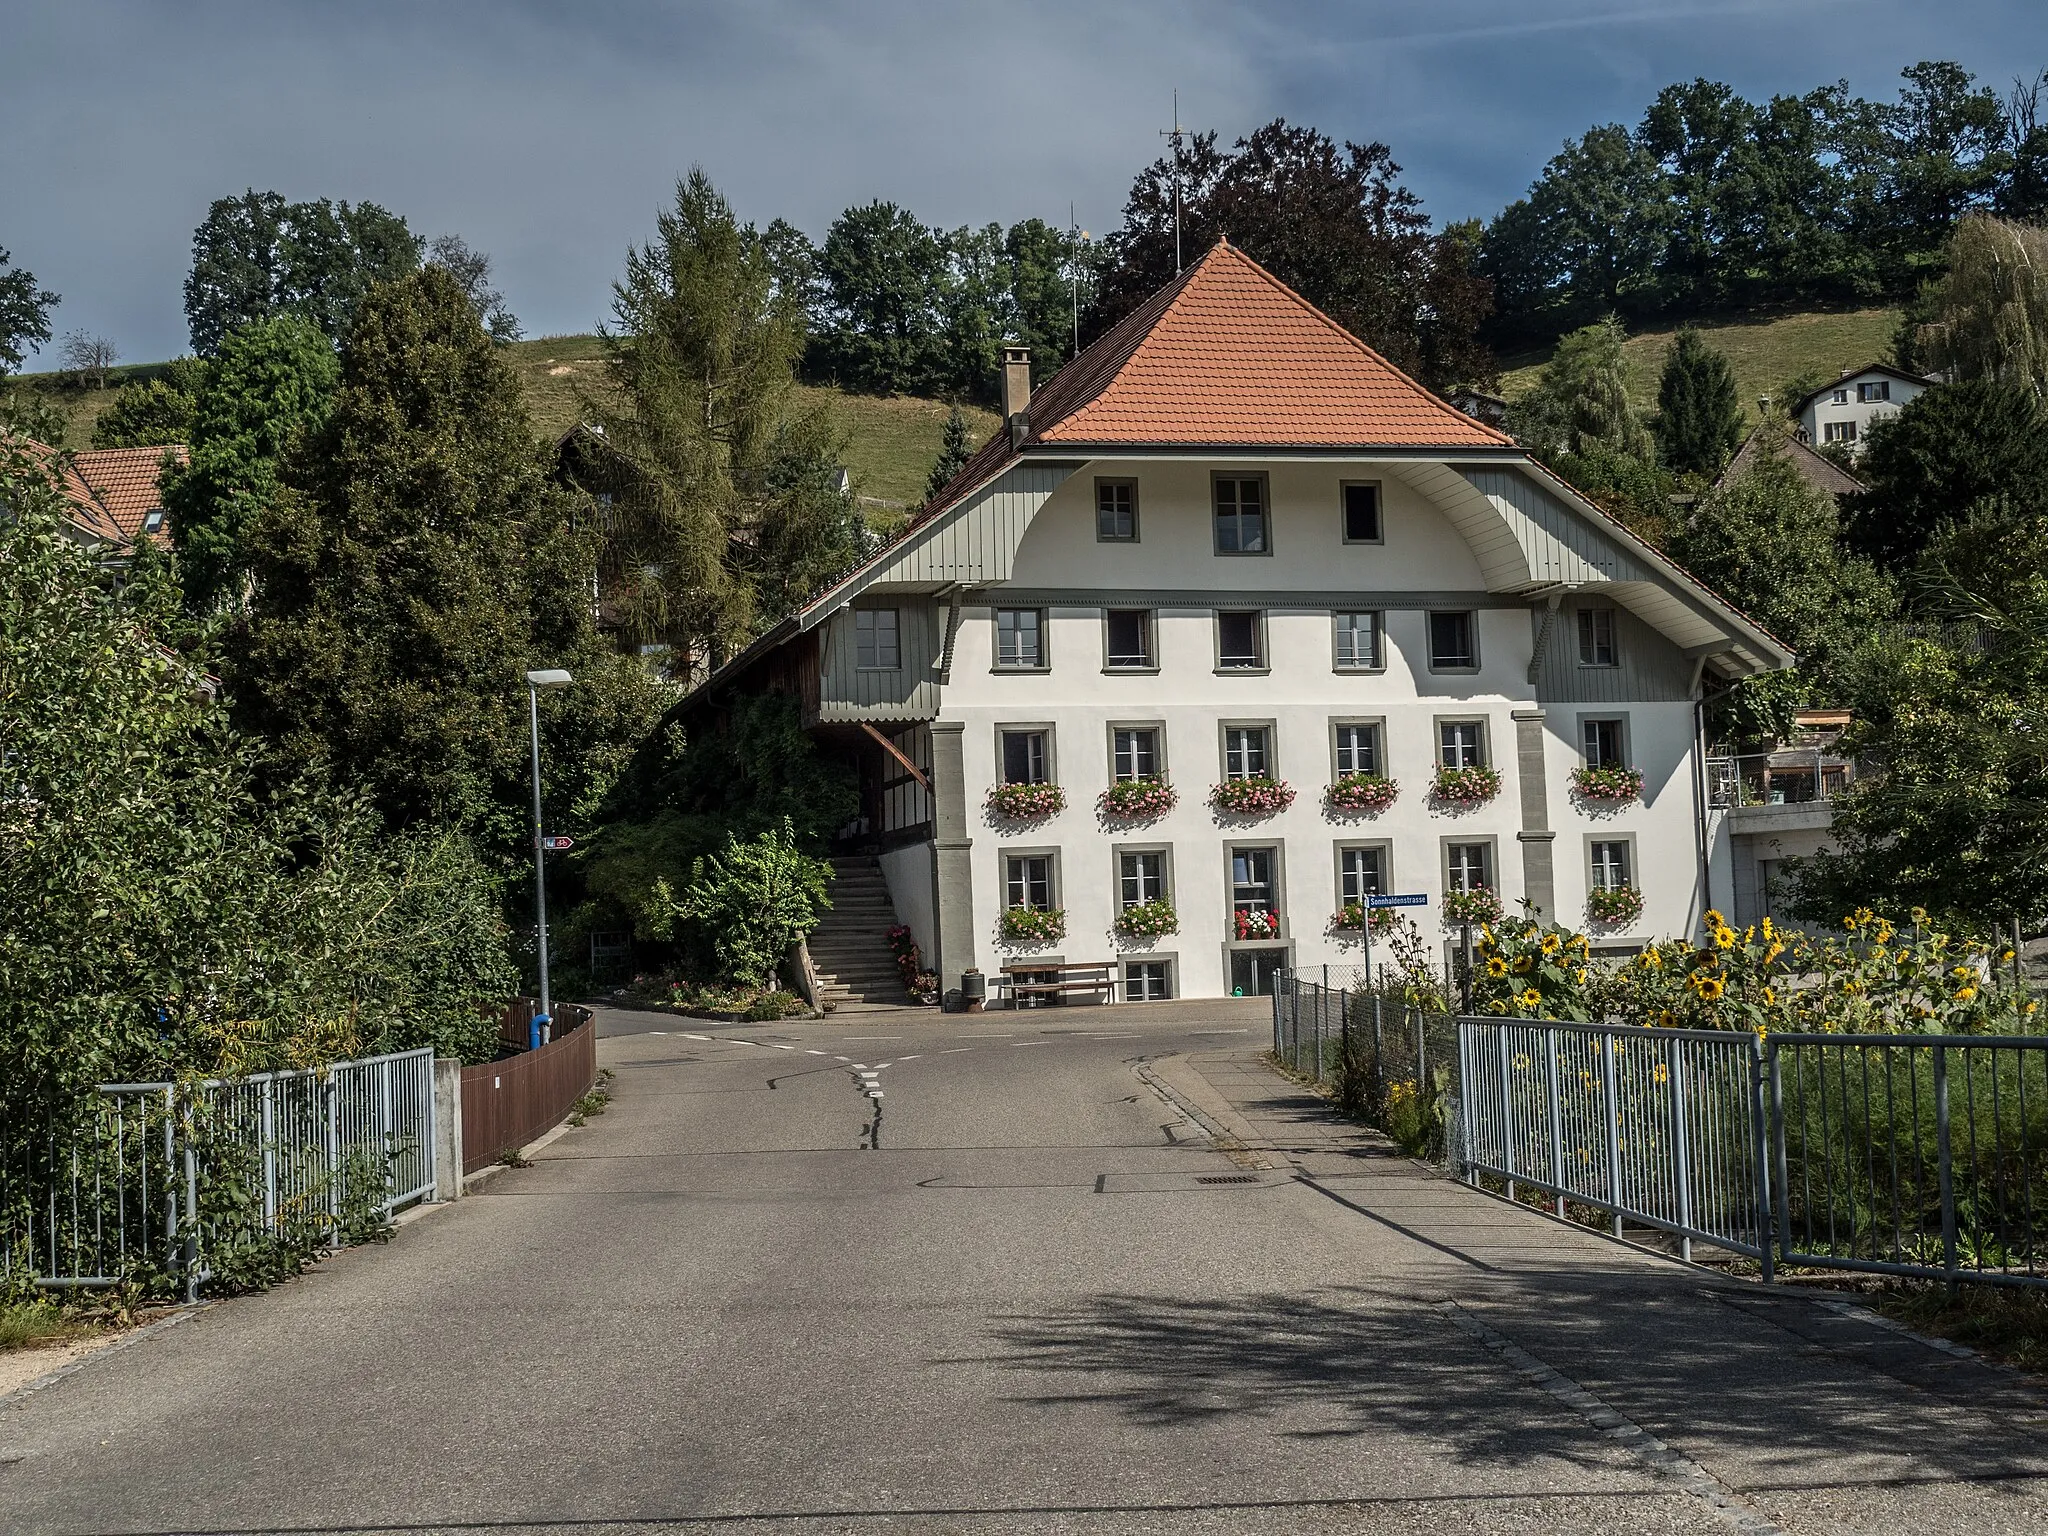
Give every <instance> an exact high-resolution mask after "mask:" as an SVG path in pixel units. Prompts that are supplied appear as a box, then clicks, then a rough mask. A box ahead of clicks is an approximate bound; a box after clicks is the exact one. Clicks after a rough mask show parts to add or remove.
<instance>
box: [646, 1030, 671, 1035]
mask: <svg viewBox="0 0 2048 1536" xmlns="http://www.w3.org/2000/svg"><path fill="white" fill-rule="evenodd" d="M647 1033H649V1034H650V1035H665V1034H667V1033H668V1031H667V1030H665V1029H650V1030H649V1031H647Z"/></svg>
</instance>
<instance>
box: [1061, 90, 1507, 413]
mask: <svg viewBox="0 0 2048 1536" xmlns="http://www.w3.org/2000/svg"><path fill="white" fill-rule="evenodd" d="M1400 174H1401V168H1400V166H1398V165H1396V164H1395V163H1394V159H1393V155H1392V153H1391V151H1389V150H1388V148H1387V146H1386V145H1384V144H1353V143H1346V144H1343V145H1341V146H1340V145H1338V144H1337V143H1336V142H1335V141H1333V140H1332V139H1330V138H1329V137H1328V136H1327V135H1324V134H1322V133H1318V132H1316V131H1315V130H1314V129H1311V128H1298V127H1295V126H1293V125H1292V124H1290V123H1288V122H1286V121H1285V120H1284V119H1276V120H1274V121H1273V122H1271V123H1268V124H1266V126H1264V127H1263V128H1260V129H1259V130H1257V131H1256V132H1255V133H1253V134H1252V135H1251V136H1250V137H1249V138H1245V139H1239V140H1238V141H1237V142H1236V144H1234V145H1233V146H1231V147H1229V148H1227V149H1225V148H1220V147H1219V146H1218V144H1217V139H1216V135H1215V134H1213V133H1207V134H1197V135H1195V136H1194V137H1193V139H1192V140H1191V141H1190V142H1189V144H1188V145H1187V146H1186V147H1185V148H1184V149H1183V150H1182V151H1181V152H1180V155H1179V163H1178V182H1179V188H1180V206H1181V220H1180V222H1181V231H1182V234H1181V252H1182V258H1183V261H1184V263H1185V264H1187V265H1192V264H1193V263H1194V262H1195V261H1196V260H1197V259H1199V258H1200V257H1201V255H1202V254H1203V253H1204V252H1206V251H1207V250H1208V249H1209V247H1210V246H1212V245H1214V244H1215V243H1216V241H1217V240H1218V239H1224V238H1227V239H1228V240H1229V241H1230V242H1231V243H1232V244H1233V245H1235V246H1237V247H1238V248H1239V249H1241V250H1243V251H1244V252H1245V254H1247V255H1248V256H1250V257H1252V259H1253V260H1255V261H1257V262H1259V263H1260V264H1261V265H1263V266H1265V267H1267V268H1268V269H1270V270H1271V271H1272V272H1273V273H1274V274H1275V275H1276V276H1277V277H1279V278H1280V280H1281V281H1282V282H1285V283H1287V284H1288V285H1289V286H1290V287H1293V288H1294V289H1296V290H1297V291H1299V292H1300V293H1301V295H1302V296H1303V297H1304V298H1306V299H1307V300H1308V301H1309V302H1310V303H1312V304H1314V305H1316V306H1317V307H1318V308H1320V309H1322V310H1323V311H1324V312H1325V313H1327V314H1329V315H1330V316H1331V317H1332V318H1333V319H1335V320H1336V321H1337V323H1338V324H1340V325H1342V326H1344V327H1345V328H1346V329H1347V330H1349V331H1351V332H1352V333H1353V334H1355V335H1357V336H1359V337H1361V338H1362V339H1363V340H1364V341H1366V342H1367V343H1368V344H1369V345H1370V346H1372V347H1374V348H1375V349H1377V350H1378V351H1379V352H1381V353H1383V354H1384V355H1385V356H1386V357H1387V358H1388V359H1390V360H1391V361H1392V362H1393V363H1394V364H1395V365H1396V366H1398V367H1401V368H1404V369H1406V370H1407V371H1408V372H1410V373H1412V374H1414V375H1415V376H1416V377H1418V378H1420V379H1421V380H1422V381H1423V382H1424V383H1425V384H1428V385H1430V386H1431V387H1432V388H1436V389H1446V388H1449V387H1450V386H1452V385H1455V384H1485V383H1487V382H1490V381H1491V379H1492V378H1493V376H1494V366H1493V359H1492V356H1491V354H1490V353H1489V352H1488V351H1487V350H1486V349H1485V347H1484V346H1483V345H1482V344H1481V343H1480V340H1479V328H1480V326H1481V324H1482V323H1483V322H1484V321H1485V319H1486V317H1487V316H1488V315H1489V314H1490V313H1491V311H1492V290H1491V286H1490V284H1489V282H1488V281H1487V280H1486V279H1485V278H1483V277H1481V276H1479V275H1477V274H1476V273H1475V272H1474V271H1473V270H1472V262H1473V259H1474V256H1475V243H1474V233H1473V231H1471V230H1470V229H1469V228H1466V227H1464V226H1452V227H1451V228H1450V229H1448V230H1445V231H1442V232H1436V233H1433V232H1432V230H1431V226H1430V221H1429V217H1428V215H1427V214H1426V213H1425V212H1424V211H1423V208H1422V203H1421V200H1420V199H1419V198H1417V197H1416V195H1415V194H1414V193H1413V192H1411V191H1409V190H1408V188H1407V187H1405V186H1403V185H1402V184H1401V180H1400ZM1175 182H1176V169H1175V160H1174V158H1173V157H1171V156H1169V157H1166V158H1162V159H1160V160H1157V161H1155V162H1153V163H1152V164H1151V165H1149V166H1147V167H1146V168H1145V169H1144V170H1143V171H1141V172H1140V173H1139V175H1138V178H1137V180H1136V181H1135V182H1134V183H1133V184H1132V186H1131V192H1130V196H1129V198H1128V199H1127V200H1126V202H1125V204H1124V222H1123V226H1122V227H1121V228H1120V229H1118V230H1117V231H1116V232H1115V233H1113V234H1111V235H1110V236H1109V237H1108V239H1107V240H1106V241H1105V242H1104V246H1103V254H1102V265H1101V267H1100V270H1099V273H1098V284H1097V288H1096V292H1095V298H1094V302H1093V304H1092V305H1091V306H1090V307H1089V311H1088V314H1087V316H1086V317H1085V319H1084V323H1083V332H1084V339H1086V337H1088V336H1092V335H1100V334H1101V333H1102V332H1103V331H1104V330H1107V329H1108V328H1109V327H1110V326H1111V325H1114V324H1115V323H1116V322H1117V321H1118V320H1120V319H1122V318H1123V317H1124V316H1125V315H1127V314H1129V313H1130V312H1131V311H1132V310H1134V309H1136V308H1137V307H1138V306H1139V305H1140V304H1142V303H1143V302H1144V301H1145V300H1146V299H1147V298H1149V297H1150V296H1151V295H1152V294H1153V293H1154V292H1155V291H1157V290H1158V289H1159V288H1161V287H1163V286H1165V285H1166V284H1167V283H1170V282H1172V281H1173V278H1174V187H1175Z"/></svg>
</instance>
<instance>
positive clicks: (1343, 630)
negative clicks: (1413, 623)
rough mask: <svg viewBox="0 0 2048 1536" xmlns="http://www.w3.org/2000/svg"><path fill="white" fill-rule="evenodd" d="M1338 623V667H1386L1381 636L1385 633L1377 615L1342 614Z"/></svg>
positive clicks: (1337, 618)
mask: <svg viewBox="0 0 2048 1536" xmlns="http://www.w3.org/2000/svg"><path fill="white" fill-rule="evenodd" d="M1336 623H1337V665H1338V666H1339V667H1360V668H1373V667H1380V666H1384V665H1385V664H1386V663H1385V662H1384V661H1383V660H1382V658H1381V653H1380V636H1381V635H1382V633H1384V630H1383V627H1382V625H1381V623H1380V616H1379V615H1378V614H1377V613H1340V614H1338V615H1337V616H1336Z"/></svg>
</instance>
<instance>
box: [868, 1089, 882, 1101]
mask: <svg viewBox="0 0 2048 1536" xmlns="http://www.w3.org/2000/svg"><path fill="white" fill-rule="evenodd" d="M881 1096H882V1090H881V1089H879V1088H870V1089H869V1090H868V1097H869V1098H871V1099H879V1098H880V1097H881Z"/></svg>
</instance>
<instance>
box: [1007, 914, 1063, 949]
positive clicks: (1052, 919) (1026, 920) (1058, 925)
mask: <svg viewBox="0 0 2048 1536" xmlns="http://www.w3.org/2000/svg"><path fill="white" fill-rule="evenodd" d="M1002 935H1003V939H1004V941H1005V942H1007V943H1010V944H1053V943H1057V942H1058V941H1059V940H1061V939H1063V938H1065V937H1066V935H1067V911H1066V908H1064V907H1005V908H1004V909H1003V921H1002Z"/></svg>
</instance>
